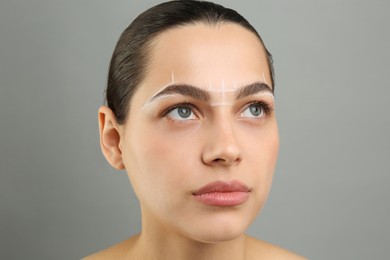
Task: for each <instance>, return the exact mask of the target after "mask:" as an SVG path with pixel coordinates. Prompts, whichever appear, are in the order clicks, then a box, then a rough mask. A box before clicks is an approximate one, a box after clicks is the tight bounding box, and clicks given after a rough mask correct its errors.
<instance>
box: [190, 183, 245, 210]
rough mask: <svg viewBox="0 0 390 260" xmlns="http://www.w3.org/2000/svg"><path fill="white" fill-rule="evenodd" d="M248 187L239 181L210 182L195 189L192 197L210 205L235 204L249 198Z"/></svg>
mask: <svg viewBox="0 0 390 260" xmlns="http://www.w3.org/2000/svg"><path fill="white" fill-rule="evenodd" d="M250 191H251V190H250V189H249V187H248V186H247V185H245V184H244V183H242V182H240V181H231V182H222V181H217V182H212V183H209V184H207V185H205V186H203V187H202V188H200V189H199V190H197V191H195V192H194V193H193V194H192V195H193V197H194V198H195V199H196V200H197V201H199V202H201V203H204V204H207V205H211V206H224V207H227V206H237V205H240V204H243V203H244V202H245V201H247V200H248V198H249V193H250Z"/></svg>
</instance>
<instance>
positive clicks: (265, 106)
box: [162, 101, 273, 117]
mask: <svg viewBox="0 0 390 260" xmlns="http://www.w3.org/2000/svg"><path fill="white" fill-rule="evenodd" d="M251 105H258V106H260V107H261V108H262V109H263V111H264V114H265V115H269V114H270V113H271V112H272V111H273V108H272V106H271V105H270V104H269V103H268V102H265V101H253V102H250V103H248V104H247V105H246V106H245V108H244V109H246V108H248V107H249V106H251ZM179 107H189V108H190V109H191V111H192V112H193V113H194V114H195V115H198V114H199V110H198V109H197V107H196V106H195V105H193V104H191V103H189V102H182V103H178V104H175V105H173V106H170V107H169V108H167V109H166V110H164V112H163V113H162V117H166V116H167V115H168V114H169V113H170V112H172V111H173V110H174V109H176V108H179ZM244 109H243V110H244Z"/></svg>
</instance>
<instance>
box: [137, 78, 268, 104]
mask: <svg viewBox="0 0 390 260" xmlns="http://www.w3.org/2000/svg"><path fill="white" fill-rule="evenodd" d="M224 85H225V84H224V82H222V90H214V89H211V90H210V89H203V88H199V87H195V86H192V85H189V84H171V85H168V86H167V87H165V88H164V89H163V90H161V91H160V92H158V93H157V94H155V95H154V96H153V97H152V98H151V99H150V100H149V101H148V102H147V103H146V104H145V105H144V106H143V107H142V109H144V108H145V107H147V106H148V105H149V104H151V103H152V102H153V101H156V100H158V99H160V98H164V97H168V96H174V95H182V96H188V97H192V98H194V99H197V100H200V101H202V102H205V103H207V102H209V101H210V99H211V96H210V93H214V92H222V93H221V94H222V101H220V102H214V103H211V105H212V106H219V105H221V106H222V105H230V104H233V102H232V101H230V102H228V101H225V98H226V96H225V95H226V93H225V92H236V100H238V99H242V98H245V97H248V96H253V95H256V94H263V95H264V94H267V95H271V96H274V92H273V89H272V88H271V87H270V86H268V85H267V84H266V83H264V82H254V83H252V84H249V85H247V86H244V87H242V88H237V86H236V84H235V85H234V88H233V89H225V86H224Z"/></svg>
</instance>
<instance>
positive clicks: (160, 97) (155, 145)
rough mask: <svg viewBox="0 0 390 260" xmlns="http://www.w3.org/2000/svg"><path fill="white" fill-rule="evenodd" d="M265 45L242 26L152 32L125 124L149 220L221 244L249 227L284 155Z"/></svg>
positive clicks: (133, 177) (128, 161)
mask: <svg viewBox="0 0 390 260" xmlns="http://www.w3.org/2000/svg"><path fill="white" fill-rule="evenodd" d="M270 86H271V78H270V72H269V68H268V65H267V59H266V55H265V52H264V50H263V47H262V45H261V43H260V41H259V40H258V39H257V38H256V36H255V35H254V34H253V33H252V32H249V31H248V30H246V29H244V28H242V27H241V26H239V25H235V24H218V25H216V26H214V25H212V26H210V25H204V24H195V25H186V26H183V27H178V28H175V29H172V30H169V31H166V32H164V33H162V34H160V35H159V36H157V37H156V38H155V40H154V41H153V44H152V47H151V56H150V60H149V63H148V67H147V73H146V77H145V79H144V80H143V82H142V83H141V85H140V86H139V88H138V90H137V91H136V93H135V94H134V96H133V98H132V101H131V107H130V111H129V115H128V119H127V121H126V123H125V124H124V125H123V126H121V128H120V137H121V138H120V145H119V146H120V149H121V152H122V161H123V164H124V166H125V168H126V171H127V173H128V175H129V178H130V181H131V183H132V185H133V187H134V191H135V193H136V194H137V197H138V198H139V201H140V204H141V210H142V218H143V226H144V227H145V226H148V227H154V228H157V229H159V228H162V229H164V230H169V231H174V232H177V233H178V234H180V235H184V236H186V237H189V238H192V239H195V240H198V241H204V242H213V241H214V242H215V241H225V240H230V239H233V238H236V237H238V236H240V235H241V234H243V233H244V231H245V230H246V229H247V227H248V226H249V224H250V223H251V222H252V220H253V219H254V218H255V216H256V214H257V213H258V211H259V210H260V208H261V207H262V206H263V205H264V203H265V201H266V198H267V195H268V192H269V189H270V186H271V182H272V176H273V172H274V167H275V163H276V158H277V153H278V129H277V123H276V119H275V114H274V112H273V108H274V98H273V91H272V89H271V87H270Z"/></svg>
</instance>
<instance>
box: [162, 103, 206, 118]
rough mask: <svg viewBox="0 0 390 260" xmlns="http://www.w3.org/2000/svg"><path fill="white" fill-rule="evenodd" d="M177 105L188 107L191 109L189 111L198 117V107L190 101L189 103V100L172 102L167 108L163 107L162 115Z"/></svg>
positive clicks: (165, 114) (164, 115)
mask: <svg viewBox="0 0 390 260" xmlns="http://www.w3.org/2000/svg"><path fill="white" fill-rule="evenodd" d="M179 107H189V108H190V109H191V111H192V112H193V113H194V114H195V116H196V117H198V118H199V114H200V113H199V109H198V108H197V107H196V106H195V105H193V104H192V103H189V102H181V103H177V104H174V105H172V106H170V107H168V108H167V109H165V110H164V111H163V112H162V115H161V116H162V117H166V116H167V115H168V114H169V113H170V112H172V111H173V110H174V109H177V108H179Z"/></svg>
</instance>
